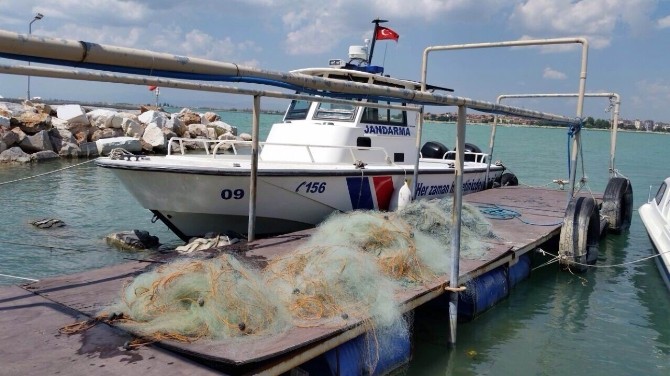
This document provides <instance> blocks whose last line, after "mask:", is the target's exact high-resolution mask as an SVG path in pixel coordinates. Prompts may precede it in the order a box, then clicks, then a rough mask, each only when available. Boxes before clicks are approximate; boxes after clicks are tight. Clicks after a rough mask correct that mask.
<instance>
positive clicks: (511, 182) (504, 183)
mask: <svg viewBox="0 0 670 376" xmlns="http://www.w3.org/2000/svg"><path fill="white" fill-rule="evenodd" d="M517 185H519V179H517V177H516V175H514V174H513V173H511V172H506V173H504V174H502V176H500V186H501V187H516V186H517Z"/></svg>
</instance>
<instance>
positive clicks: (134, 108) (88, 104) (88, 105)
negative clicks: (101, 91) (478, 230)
mask: <svg viewBox="0 0 670 376" xmlns="http://www.w3.org/2000/svg"><path fill="white" fill-rule="evenodd" d="M24 100H25V99H19V98H0V103H2V102H8V103H17V104H21V103H22V102H23V101H24ZM35 102H37V103H44V104H48V105H65V104H78V105H80V106H82V107H85V108H89V109H95V108H110V109H116V110H132V111H138V110H139V108H140V107H141V106H153V105H151V104H133V103H106V102H85V101H68V100H57V99H39V100H35ZM165 107H169V108H182V107H181V106H171V105H168V106H165ZM188 108H189V109H192V110H203V111H225V112H243V113H250V112H252V110H251V109H239V108H214V107H188ZM261 113H262V114H266V115H282V114H284V111H280V110H265V111H263V110H261ZM425 122H427V123H435V124H456V122H454V121H439V120H425ZM467 124H468V125H475V126H477V125H489V126H490V125H492V123H467ZM497 126H499V127H521V128H548V129H552V128H565V127H562V126H556V125H533V124H507V123H506V124H498V125H497ZM584 129H585V130H589V131H605V132H610V131H611V129H602V128H584ZM617 131H618V132H629V133H649V134H666V135H667V134H670V133H668V132H655V131H643V130H633V129H622V128H619V129H618V130H617Z"/></svg>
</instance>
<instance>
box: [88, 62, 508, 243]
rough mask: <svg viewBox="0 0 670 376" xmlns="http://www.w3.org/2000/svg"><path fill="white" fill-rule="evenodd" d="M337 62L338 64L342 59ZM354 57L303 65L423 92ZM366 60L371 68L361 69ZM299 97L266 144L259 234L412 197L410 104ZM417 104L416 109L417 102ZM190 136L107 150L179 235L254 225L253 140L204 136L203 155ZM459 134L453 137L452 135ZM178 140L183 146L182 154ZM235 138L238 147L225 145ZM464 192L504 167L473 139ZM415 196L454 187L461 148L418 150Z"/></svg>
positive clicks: (318, 72) (132, 187)
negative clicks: (130, 153)
mask: <svg viewBox="0 0 670 376" xmlns="http://www.w3.org/2000/svg"><path fill="white" fill-rule="evenodd" d="M335 64H337V65H339V62H336V63H335ZM357 68H358V67H354V66H352V65H345V66H343V67H339V66H338V67H328V68H320V69H304V70H299V71H296V72H295V73H302V74H306V75H312V76H317V77H323V78H331V79H332V78H335V79H348V80H355V81H356V82H363V83H374V84H376V85H385V86H390V87H395V88H398V87H402V88H407V89H411V90H418V89H419V84H418V83H417V82H414V81H408V80H401V79H394V78H390V77H386V76H383V75H381V74H379V73H369V72H366V71H365V69H360V70H359V69H357ZM363 68H367V67H363ZM313 98H314V101H311V102H310V101H306V100H293V101H292V102H291V104H290V105H289V107H288V110H287V111H286V113H285V115H284V118H283V121H282V122H281V123H277V124H274V125H272V128H271V130H270V133H269V135H268V137H267V140H266V141H265V142H263V143H261V144H260V153H259V161H258V175H257V176H258V180H257V182H258V183H257V184H258V185H257V197H258V199H257V211H256V225H255V230H256V234H258V235H267V234H278V233H286V232H290V231H296V230H300V229H305V228H308V227H313V226H314V225H316V224H318V223H320V222H321V221H323V220H324V219H325V218H326V217H327V216H328V215H330V214H331V213H333V212H336V211H351V210H356V209H374V210H393V209H395V208H397V207H398V206H402V205H403V204H404V203H405V202H407V201H408V200H409V199H410V197H409V196H410V193H409V189H408V188H405V189H406V192H405V193H404V194H401V189H402V188H403V187H404V186H406V182H409V181H411V180H412V175H413V171H414V164H415V161H416V159H417V152H416V145H415V143H416V140H415V132H416V124H415V123H414V121H413V120H414V119H415V118H416V116H415V114H411V115H410V113H411V112H410V113H408V110H409V109H410V108H409V107H406V108H405V107H402V108H398V107H399V106H396V107H395V108H373V107H366V103H367V102H366V101H365V100H363V101H360V102H356V103H357V104H358V103H360V105H353V104H334V103H328V102H321V100H326V99H324V98H320V97H313ZM415 108H416V107H415ZM184 142H193V140H192V139H188V140H187V139H179V138H175V139H172V140H171V141H170V145H169V147H168V154H167V155H166V156H160V157H154V156H152V157H150V158H145V159H141V158H140V159H138V160H136V159H135V158H131V159H130V160H129V159H127V158H126V159H112V158H109V157H107V158H100V159H98V160H97V161H96V164H97V165H99V166H102V167H105V168H109V169H111V170H113V171H114V172H115V173H116V175H117V176H118V177H119V178H120V180H121V181H122V182H123V184H124V185H125V187H126V188H127V189H128V190H129V191H130V193H131V194H132V195H133V196H134V197H135V198H136V199H137V200H138V201H139V203H140V204H141V205H142V206H143V207H144V208H146V209H149V210H151V211H152V212H153V213H154V214H155V215H156V217H157V218H159V219H160V220H162V221H163V222H164V223H165V224H166V225H167V226H168V227H169V228H170V229H171V230H172V231H173V232H174V233H175V234H177V235H178V236H179V237H181V238H182V239H188V238H190V237H193V236H201V235H203V234H205V233H208V232H218V233H223V232H225V231H235V232H238V233H246V232H247V229H248V227H247V218H248V215H249V196H250V195H249V186H250V185H249V179H250V171H251V158H250V155H249V153H248V152H247V153H246V154H245V153H244V150H245V149H246V150H249V147H250V142H242V141H218V140H214V141H202V142H204V143H208V144H209V145H208V148H206V150H207V151H208V152H207V153H206V154H184V153H182V152H181V151H183V150H184V149H185V148H184V147H183V144H184ZM452 142H455V140H452ZM177 145H181V146H182V147H179V148H178V150H179V152H175V149H177V147H176V146H177ZM230 146H233V153H232V154H230V153H229V154H224V153H222V152H221V151H222V150H223V149H226V148H229V147H230ZM464 150H465V151H466V155H465V163H464V164H465V167H464V174H463V188H464V193H470V192H477V191H480V190H482V189H485V188H486V187H487V186H490V185H491V184H492V183H493V182H494V180H496V179H499V178H500V177H501V175H502V174H503V170H504V167H502V166H499V165H495V164H493V165H491V166H490V171H489V175H488V181H487V179H486V173H487V165H488V163H487V162H488V161H487V155H486V154H484V153H481V151H480V150H479V148H477V147H476V146H474V145H470V144H466V147H465V148H464ZM419 157H420V159H419V170H418V171H419V175H418V178H417V184H416V197H417V198H440V197H444V196H446V195H448V194H450V193H453V191H454V171H455V169H454V163H455V161H454V157H455V153H454V152H453V151H450V150H449V149H448V148H446V147H445V146H444V145H443V144H441V143H439V142H427V143H426V144H424V146H423V147H422V149H421V155H420V156H419Z"/></svg>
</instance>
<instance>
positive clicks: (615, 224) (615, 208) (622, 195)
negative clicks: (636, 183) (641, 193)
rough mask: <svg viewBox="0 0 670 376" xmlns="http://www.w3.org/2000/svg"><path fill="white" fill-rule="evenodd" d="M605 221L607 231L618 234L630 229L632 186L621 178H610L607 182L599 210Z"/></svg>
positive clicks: (628, 181)
mask: <svg viewBox="0 0 670 376" xmlns="http://www.w3.org/2000/svg"><path fill="white" fill-rule="evenodd" d="M600 211H601V213H602V215H603V217H605V218H606V219H607V229H608V230H609V231H610V232H613V233H615V234H620V233H622V232H624V231H626V230H628V229H629V228H630V221H631V219H632V217H633V185H632V184H631V183H630V180H628V179H626V178H622V177H616V178H611V179H610V180H609V182H607V187H606V188H605V193H604V194H603V203H602V207H601V209H600Z"/></svg>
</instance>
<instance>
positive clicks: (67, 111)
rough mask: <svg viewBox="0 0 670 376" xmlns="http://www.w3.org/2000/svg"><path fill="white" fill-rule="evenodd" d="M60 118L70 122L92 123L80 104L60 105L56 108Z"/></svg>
mask: <svg viewBox="0 0 670 376" xmlns="http://www.w3.org/2000/svg"><path fill="white" fill-rule="evenodd" d="M56 114H57V116H58V118H60V119H63V120H65V121H67V122H68V123H70V124H72V123H77V124H86V125H90V123H89V121H88V117H87V116H86V111H84V108H83V107H81V106H80V105H78V104H66V105H62V106H58V109H57V110H56Z"/></svg>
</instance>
